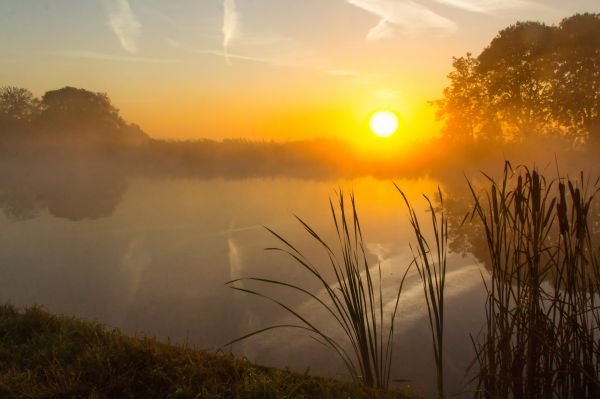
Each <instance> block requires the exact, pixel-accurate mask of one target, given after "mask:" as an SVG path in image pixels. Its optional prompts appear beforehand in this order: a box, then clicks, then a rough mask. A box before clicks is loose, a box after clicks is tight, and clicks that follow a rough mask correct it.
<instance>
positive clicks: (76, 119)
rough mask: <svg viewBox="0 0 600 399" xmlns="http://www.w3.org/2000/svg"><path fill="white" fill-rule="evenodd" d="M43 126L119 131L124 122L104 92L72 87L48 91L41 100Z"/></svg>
mask: <svg viewBox="0 0 600 399" xmlns="http://www.w3.org/2000/svg"><path fill="white" fill-rule="evenodd" d="M42 104H43V106H44V111H43V113H42V120H43V123H44V124H46V125H50V126H53V127H58V128H66V127H85V128H88V129H98V128H100V129H107V128H121V127H123V126H125V125H126V124H125V122H124V121H123V119H122V118H121V117H120V116H119V110H118V109H116V108H115V107H114V106H113V105H112V104H111V102H110V99H109V98H108V96H107V95H106V94H105V93H94V92H91V91H88V90H84V89H77V88H74V87H64V88H62V89H58V90H53V91H49V92H47V93H46V94H44V96H43V97H42Z"/></svg>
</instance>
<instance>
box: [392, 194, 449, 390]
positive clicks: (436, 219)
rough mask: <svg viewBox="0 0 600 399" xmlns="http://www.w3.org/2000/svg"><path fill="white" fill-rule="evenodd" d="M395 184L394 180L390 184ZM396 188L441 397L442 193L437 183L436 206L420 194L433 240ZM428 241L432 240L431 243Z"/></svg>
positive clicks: (445, 237) (445, 238) (445, 244)
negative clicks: (412, 239)
mask: <svg viewBox="0 0 600 399" xmlns="http://www.w3.org/2000/svg"><path fill="white" fill-rule="evenodd" d="M394 185H395V184H394ZM395 186H396V189H397V190H398V191H399V192H400V195H402V198H403V199H404V203H405V205H406V208H407V209H408V212H409V221H410V225H411V227H412V230H413V233H414V235H415V239H416V241H417V246H416V252H415V249H414V248H413V247H412V245H411V251H412V253H413V263H414V264H415V266H416V267H417V271H418V272H419V276H420V277H421V282H422V283H423V295H424V297H425V302H426V304H427V316H428V318H429V332H430V333H431V341H432V346H433V356H434V361H435V371H436V379H437V397H438V398H440V399H441V398H443V397H444V290H445V287H446V266H447V254H448V218H447V217H446V211H445V209H444V196H443V195H442V191H441V189H440V188H439V187H438V198H439V204H440V205H439V207H437V208H436V207H434V206H433V204H432V202H431V200H430V199H429V197H427V196H426V195H425V194H423V197H424V198H425V200H426V201H427V205H428V211H429V214H430V215H431V227H432V231H433V240H428V239H427V238H426V237H425V235H424V231H423V229H422V228H421V224H420V223H419V218H418V216H417V213H416V212H415V209H414V208H413V207H412V205H411V204H410V202H409V201H408V198H407V197H406V195H405V194H404V192H403V191H402V190H401V189H400V187H398V186H397V185H395ZM429 241H431V242H432V243H435V246H433V247H432V246H431V245H430V244H429Z"/></svg>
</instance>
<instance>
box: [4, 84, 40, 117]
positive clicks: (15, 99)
mask: <svg viewBox="0 0 600 399" xmlns="http://www.w3.org/2000/svg"><path fill="white" fill-rule="evenodd" d="M40 110H41V108H40V101H39V100H38V99H37V98H36V97H34V95H33V94H32V93H31V92H30V91H29V90H27V89H22V88H19V87H14V86H6V87H2V88H0V119H1V120H4V121H7V122H9V121H12V122H16V121H17V122H30V121H31V120H32V119H33V118H34V117H35V116H37V115H38V114H39V112H40Z"/></svg>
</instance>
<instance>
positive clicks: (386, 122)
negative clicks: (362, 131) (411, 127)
mask: <svg viewBox="0 0 600 399" xmlns="http://www.w3.org/2000/svg"><path fill="white" fill-rule="evenodd" d="M369 126H370V127H371V131H372V132H373V133H374V134H375V135H377V136H379V137H384V138H385V137H390V136H391V135H392V134H394V133H396V130H398V117H397V116H396V114H395V113H393V112H392V111H387V110H381V111H377V112H375V113H374V114H373V115H372V116H371V118H370V119H369Z"/></svg>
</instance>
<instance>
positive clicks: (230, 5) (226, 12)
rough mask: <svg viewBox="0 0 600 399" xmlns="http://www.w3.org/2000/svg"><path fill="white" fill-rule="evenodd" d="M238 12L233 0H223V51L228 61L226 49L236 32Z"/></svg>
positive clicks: (238, 19)
mask: <svg viewBox="0 0 600 399" xmlns="http://www.w3.org/2000/svg"><path fill="white" fill-rule="evenodd" d="M239 21H240V14H239V13H238V11H237V7H236V4H235V0H223V51H224V52H225V59H226V60H227V63H230V62H231V60H230V59H229V55H228V49H229V46H230V44H231V42H232V41H233V39H234V38H235V35H236V34H237V30H238V25H239Z"/></svg>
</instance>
